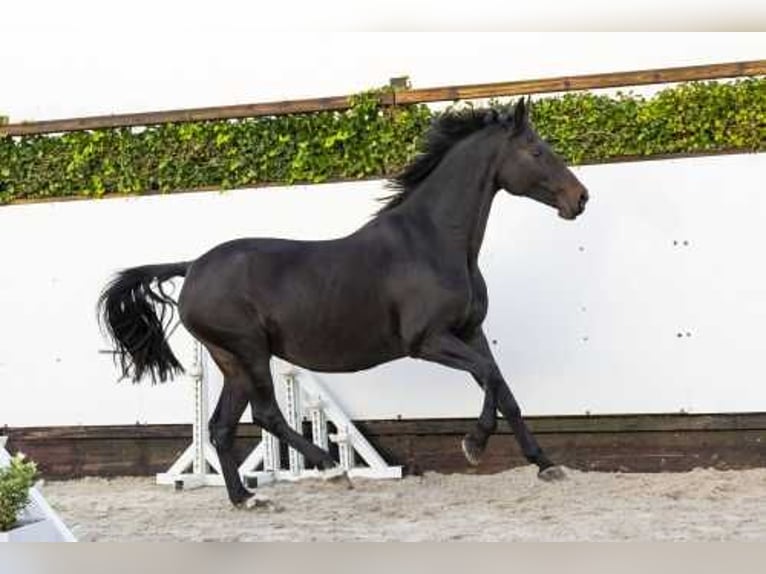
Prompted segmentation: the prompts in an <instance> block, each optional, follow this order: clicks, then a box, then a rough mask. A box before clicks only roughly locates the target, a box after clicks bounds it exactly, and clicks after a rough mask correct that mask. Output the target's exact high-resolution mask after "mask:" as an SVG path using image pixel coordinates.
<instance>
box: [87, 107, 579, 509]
mask: <svg viewBox="0 0 766 574" xmlns="http://www.w3.org/2000/svg"><path fill="white" fill-rule="evenodd" d="M391 185H392V186H393V187H394V189H395V190H396V192H397V193H396V194H395V195H394V196H393V197H391V198H389V201H388V203H387V204H386V205H385V207H383V209H381V211H380V212H379V213H378V214H377V215H376V216H375V217H374V218H372V219H371V220H370V221H369V222H368V223H367V224H366V225H364V226H363V227H362V228H360V229H359V230H357V231H356V232H354V233H352V234H351V235H349V236H348V237H344V238H341V239H334V240H329V241H289V240H284V239H237V240H234V241H230V242H227V243H223V244H221V245H218V246H217V247H215V248H213V249H212V250H211V251H209V252H207V253H206V254H204V255H202V256H201V257H200V258H199V259H196V260H194V261H187V262H182V263H170V264H165V265H147V266H142V267H135V268H131V269H126V270H124V271H122V272H121V273H119V274H118V275H117V276H116V277H115V279H114V280H113V281H112V282H111V283H110V284H109V285H108V286H107V287H106V289H105V290H104V292H103V294H102V295H101V298H100V299H99V313H100V316H101V318H102V321H103V323H104V325H105V326H106V330H107V332H108V333H109V335H110V336H111V338H112V339H113V341H114V343H115V346H116V349H117V356H118V357H119V359H120V364H121V367H122V371H123V375H124V376H129V377H132V378H133V380H135V381H137V380H138V379H140V378H141V377H142V376H143V375H145V374H149V375H151V377H152V379H153V380H156V379H159V380H161V381H164V380H166V379H167V378H168V377H172V375H173V374H174V373H177V372H181V371H182V368H181V365H180V364H179V362H178V360H177V359H176V357H175V356H174V354H173V352H172V350H171V349H170V347H169V345H168V343H167V340H166V334H165V331H166V329H167V327H168V323H169V317H170V316H171V315H172V312H173V306H174V305H175V301H173V299H172V298H170V297H169V296H168V295H167V294H166V293H165V291H163V288H162V285H163V282H165V281H167V280H169V279H170V278H172V277H176V276H185V277H186V279H185V281H184V285H183V289H182V290H181V293H180V295H179V300H178V310H179V315H180V319H181V322H182V323H183V325H184V326H185V327H186V328H187V329H188V330H189V332H190V333H191V334H192V335H193V336H194V337H195V338H196V339H198V340H199V341H200V342H201V343H202V344H203V345H204V346H205V347H206V348H207V349H208V351H209V352H210V355H211V356H212V357H213V360H214V361H215V362H216V364H217V365H218V367H219V368H220V369H221V371H222V372H223V375H224V386H223V390H222V392H221V396H220V399H219V401H218V405H217V406H216V408H215V412H214V413H213V415H212V417H211V420H210V436H211V440H212V442H213V444H214V445H215V448H216V450H217V452H218V455H219V457H220V461H221V467H222V470H223V475H224V479H225V482H226V488H227V491H228V495H229V498H230V499H231V501H232V503H233V504H235V505H240V504H242V503H244V502H245V501H246V500H247V499H248V498H249V497H250V496H252V493H251V492H250V491H248V490H247V489H246V488H245V487H244V485H243V484H242V482H241V480H240V477H239V474H238V472H237V463H236V460H235V458H234V456H233V453H232V443H233V440H234V434H235V430H236V426H237V423H238V421H239V419H240V418H241V416H242V414H243V412H244V410H245V408H246V407H247V405H248V404H249V405H250V406H251V410H252V416H253V420H254V421H255V422H256V423H257V424H258V425H260V426H261V427H263V428H265V429H266V430H268V431H269V432H271V433H272V434H274V435H276V436H277V437H279V438H280V439H281V440H283V441H285V442H287V443H288V444H290V445H291V446H293V447H294V448H296V449H297V450H298V451H300V452H301V453H302V454H303V455H304V456H305V458H306V461H307V462H308V463H309V464H311V465H315V466H316V467H318V468H320V469H329V468H332V467H335V466H336V462H335V461H334V459H333V458H332V457H331V456H330V454H329V453H328V452H326V451H324V450H322V449H320V448H319V447H317V446H316V445H314V444H312V443H311V442H310V441H308V440H307V439H306V438H304V437H303V436H301V435H300V434H299V433H297V432H296V431H294V430H293V429H292V428H290V427H289V426H288V424H287V422H286V421H285V418H284V417H283V415H282V413H281V412H280V409H279V406H278V405H277V401H276V400H275V393H274V387H273V382H272V376H271V372H270V369H269V361H270V358H271V357H272V355H275V356H277V357H281V358H282V359H284V360H286V361H288V362H290V363H293V364H295V365H298V366H300V367H304V368H306V369H310V370H314V371H326V372H351V371H357V370H361V369H367V368H370V367H373V366H375V365H379V364H381V363H384V362H386V361H391V360H393V359H398V358H401V357H416V358H419V359H424V360H426V361H433V362H435V363H438V364H441V365H444V366H447V367H452V368H454V369H459V370H462V371H467V372H468V373H470V374H471V375H472V376H473V378H474V379H475V380H476V382H477V383H478V384H479V385H480V386H481V388H482V389H483V390H484V403H483V407H482V411H481V414H480V416H479V418H478V422H477V425H476V428H475V429H474V430H473V431H472V432H471V433H469V434H468V435H466V437H465V438H464V439H463V450H464V453H465V455H466V457H467V458H468V460H469V462H471V463H472V464H477V463H478V461H479V458H480V457H481V455H482V453H483V451H484V448H485V446H486V444H487V440H488V438H489V436H490V435H491V434H492V433H493V432H494V430H495V428H496V426H497V420H496V418H497V410H498V409H499V410H500V412H501V413H502V414H503V416H504V417H505V419H506V420H507V421H508V423H509V424H510V426H511V428H512V430H513V433H514V436H515V437H516V440H517V441H518V443H519V446H520V447H521V450H522V451H523V453H524V455H525V457H526V458H527V460H529V461H530V462H531V463H534V464H536V465H537V466H538V468H539V476H540V477H541V478H543V479H549V480H550V479H557V478H562V477H563V472H562V471H561V470H560V468H559V467H557V466H555V465H554V464H553V463H552V462H551V460H550V459H549V458H548V457H547V456H546V455H545V454H544V453H543V451H542V449H541V448H540V446H539V445H538V444H537V441H536V440H535V438H534V437H533V436H532V434H531V432H530V431H529V430H528V428H527V426H526V424H525V422H524V421H523V419H522V417H521V411H520V409H519V405H518V403H517V402H516V400H515V399H514V396H513V394H512V393H511V390H510V388H509V387H508V385H507V384H506V382H505V380H504V379H503V376H502V374H501V373H500V370H499V368H498V366H497V364H496V363H495V360H494V358H493V357H492V353H491V351H490V348H489V345H488V344H487V340H486V338H485V336H484V333H483V331H482V322H483V321H484V318H485V316H486V313H487V302H488V301H487V289H486V285H485V283H484V279H483V278H482V275H481V272H480V271H479V268H478V262H477V260H478V256H479V250H480V248H481V244H482V239H483V237H484V230H485V227H486V224H487V218H488V216H489V211H490V207H491V205H492V200H493V199H494V197H495V194H496V192H497V191H498V190H499V189H505V190H506V191H508V192H510V193H511V194H513V195H522V196H526V197H530V198H532V199H534V200H536V201H539V202H542V203H544V204H546V205H549V206H551V207H554V208H555V209H557V210H558V214H559V215H560V216H561V217H563V218H564V219H575V218H576V217H577V216H578V215H579V214H581V213H582V212H583V210H584V208H585V203H586V202H587V201H588V192H587V190H586V189H585V187H584V186H583V185H582V184H581V183H580V182H579V181H578V180H577V178H576V177H575V176H574V174H573V173H572V172H571V171H570V170H569V169H568V168H567V167H566V166H565V165H564V162H563V161H562V160H561V159H560V158H559V157H558V156H557V155H555V154H554V152H553V151H552V150H551V149H550V147H549V146H548V145H547V144H546V143H545V142H543V141H542V140H541V139H540V137H539V136H538V135H537V133H536V132H535V131H534V129H533V127H532V126H531V125H530V123H529V119H528V105H527V104H526V103H525V102H524V100H523V99H522V100H520V101H519V102H518V103H517V104H516V105H515V107H513V109H512V111H511V112H510V113H507V114H505V113H498V112H497V111H496V110H473V109H471V110H465V111H460V112H448V113H445V114H442V115H441V116H439V118H438V119H437V120H436V121H435V122H434V124H433V125H432V127H431V129H430V130H429V132H428V134H427V136H426V138H425V143H424V147H423V150H422V152H421V154H420V155H419V156H418V157H417V158H416V159H415V160H414V161H413V162H412V163H411V164H410V165H409V166H408V167H407V168H405V169H404V171H403V172H402V173H401V174H400V175H398V176H396V177H395V178H394V179H393V180H392V182H391Z"/></svg>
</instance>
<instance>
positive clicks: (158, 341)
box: [97, 263, 189, 383]
mask: <svg viewBox="0 0 766 574" xmlns="http://www.w3.org/2000/svg"><path fill="white" fill-rule="evenodd" d="M188 267H189V263H170V264H168V265H144V266H142V267H133V268H132V269H125V270H124V271H121V272H120V273H118V274H117V276H116V277H115V278H114V279H113V280H112V282H111V283H109V285H107V286H106V288H105V289H104V291H103V292H102V293H101V297H99V299H98V306H97V309H98V316H99V319H100V321H101V324H102V326H103V327H104V328H105V329H106V332H107V333H108V334H109V336H110V337H111V339H112V341H113V342H114V345H115V348H116V355H117V357H119V361H120V367H121V369H122V376H123V377H124V378H132V379H133V381H134V382H138V380H139V379H140V378H141V377H142V376H143V375H144V373H146V372H147V371H148V372H149V374H151V376H152V382H155V383H156V382H157V379H159V380H160V381H163V382H164V381H165V380H167V379H168V378H171V379H172V378H173V375H174V374H177V373H183V367H182V366H181V363H179V362H178V359H177V358H176V356H175V355H174V354H173V351H172V350H171V349H170V346H169V345H168V342H167V340H166V334H165V330H166V329H167V328H168V326H169V325H170V323H171V321H172V320H173V316H174V311H175V306H176V302H175V301H174V300H173V299H172V298H171V297H170V296H169V295H168V294H167V293H165V291H164V290H163V288H162V284H163V283H164V282H165V281H167V280H168V279H170V278H172V277H177V276H185V275H186V270H187V269H188ZM155 283H156V284H155Z"/></svg>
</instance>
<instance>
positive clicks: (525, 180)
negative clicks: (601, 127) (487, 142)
mask: <svg viewBox="0 0 766 574" xmlns="http://www.w3.org/2000/svg"><path fill="white" fill-rule="evenodd" d="M503 123H504V124H505V125H506V127H508V128H509V129H507V130H505V134H506V136H505V138H506V141H505V142H504V145H503V147H502V148H501V152H500V158H499V162H500V164H499V166H498V170H497V174H498V181H497V183H498V185H499V187H501V188H503V189H505V190H506V191H508V192H510V193H512V194H513V195H522V196H526V197H530V198H532V199H534V200H535V201H539V202H540V203H544V204H546V205H550V206H551V207H555V208H556V209H557V210H558V212H559V215H560V216H561V217H563V218H564V219H575V218H576V217H577V216H578V215H580V214H581V213H582V212H583V211H584V210H585V204H586V203H587V201H588V190H587V189H585V186H584V185H583V184H582V183H580V181H579V180H578V179H577V177H575V175H574V174H573V173H572V172H571V171H570V169H569V168H568V167H567V166H566V165H565V164H564V161H563V160H562V159H561V158H560V157H559V156H558V155H556V153H555V152H554V151H553V150H552V149H551V148H550V146H549V145H548V144H547V143H545V142H544V141H543V140H542V139H541V138H540V136H539V135H538V134H537V132H536V131H535V130H534V128H533V127H532V125H531V124H530V123H529V107H528V106H527V104H526V103H525V102H524V99H523V98H522V99H521V100H519V102H518V103H517V104H516V106H515V108H514V110H513V117H512V118H508V119H506V120H505V121H504V122H503Z"/></svg>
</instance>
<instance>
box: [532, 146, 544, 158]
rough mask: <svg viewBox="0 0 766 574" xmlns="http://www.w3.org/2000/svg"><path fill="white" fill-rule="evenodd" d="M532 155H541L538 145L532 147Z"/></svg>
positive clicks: (541, 151)
mask: <svg viewBox="0 0 766 574" xmlns="http://www.w3.org/2000/svg"><path fill="white" fill-rule="evenodd" d="M532 155H533V156H534V157H540V156H541V155H543V150H541V149H540V148H539V147H536V148H532Z"/></svg>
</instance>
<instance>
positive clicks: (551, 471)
mask: <svg viewBox="0 0 766 574" xmlns="http://www.w3.org/2000/svg"><path fill="white" fill-rule="evenodd" d="M566 477H567V475H566V473H565V472H564V469H563V468H561V467H560V466H549V467H548V468H546V469H545V470H541V471H540V472H538V473H537V478H539V479H540V480H544V481H545V482H556V481H559V480H564V479H565V478H566Z"/></svg>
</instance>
